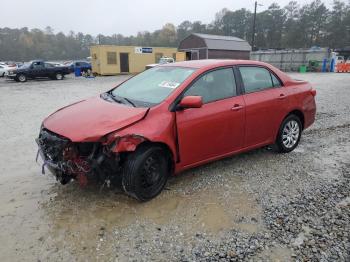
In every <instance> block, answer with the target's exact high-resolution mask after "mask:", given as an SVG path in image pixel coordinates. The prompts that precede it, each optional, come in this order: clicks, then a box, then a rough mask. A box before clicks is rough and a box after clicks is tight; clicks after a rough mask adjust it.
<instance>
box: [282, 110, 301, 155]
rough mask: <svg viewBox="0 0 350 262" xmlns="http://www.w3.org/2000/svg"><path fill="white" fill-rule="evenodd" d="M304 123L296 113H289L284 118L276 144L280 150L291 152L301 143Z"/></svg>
mask: <svg viewBox="0 0 350 262" xmlns="http://www.w3.org/2000/svg"><path fill="white" fill-rule="evenodd" d="M302 128H303V127H302V124H301V121H300V119H299V117H297V116H296V115H289V116H288V117H286V119H284V120H283V122H282V124H281V127H280V129H279V132H278V136H277V140H276V146H277V150H278V152H281V153H289V152H291V151H293V150H294V149H295V148H296V147H297V146H298V144H299V141H300V138H301V132H302Z"/></svg>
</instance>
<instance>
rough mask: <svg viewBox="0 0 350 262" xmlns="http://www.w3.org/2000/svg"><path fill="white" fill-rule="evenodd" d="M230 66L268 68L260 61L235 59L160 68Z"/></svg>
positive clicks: (192, 62) (212, 60)
mask: <svg viewBox="0 0 350 262" xmlns="http://www.w3.org/2000/svg"><path fill="white" fill-rule="evenodd" d="M230 65H261V66H268V67H269V65H268V64H266V63H264V62H260V61H253V60H236V59H205V60H192V61H183V62H176V63H172V64H166V65H162V66H180V67H189V68H196V69H204V68H215V67H220V66H230Z"/></svg>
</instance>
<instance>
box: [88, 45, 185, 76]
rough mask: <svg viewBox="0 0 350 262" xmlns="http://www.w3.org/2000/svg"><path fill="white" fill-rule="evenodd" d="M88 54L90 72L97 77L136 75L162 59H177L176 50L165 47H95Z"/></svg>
mask: <svg viewBox="0 0 350 262" xmlns="http://www.w3.org/2000/svg"><path fill="white" fill-rule="evenodd" d="M90 53H91V66H92V72H93V73H94V74H98V75H118V74H137V73H140V72H142V71H144V70H145V68H146V65H149V64H156V63H158V62H159V60H160V58H162V57H172V58H174V59H175V60H176V58H177V48H167V47H138V46H117V45H95V46H91V48H90ZM181 61H183V60H181Z"/></svg>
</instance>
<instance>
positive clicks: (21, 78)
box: [17, 74, 27, 83]
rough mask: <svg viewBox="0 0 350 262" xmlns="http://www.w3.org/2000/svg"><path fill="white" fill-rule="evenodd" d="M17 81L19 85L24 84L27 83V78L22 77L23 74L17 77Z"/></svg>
mask: <svg viewBox="0 0 350 262" xmlns="http://www.w3.org/2000/svg"><path fill="white" fill-rule="evenodd" d="M17 80H18V81H19V82H21V83H23V82H26V81H27V76H26V75H24V74H20V75H18V76H17Z"/></svg>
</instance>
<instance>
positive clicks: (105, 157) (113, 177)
mask: <svg viewBox="0 0 350 262" xmlns="http://www.w3.org/2000/svg"><path fill="white" fill-rule="evenodd" d="M36 142H37V144H38V146H39V150H38V155H37V161H38V157H39V155H40V156H41V158H42V159H43V161H44V163H43V166H42V173H45V168H48V169H49V170H50V172H51V173H53V174H54V175H55V176H56V179H57V180H58V181H60V182H61V184H63V185H64V184H67V183H68V182H70V181H71V180H72V179H75V180H77V181H78V182H79V184H80V186H82V187H84V186H86V185H87V184H88V181H91V180H92V181H96V182H97V183H101V184H103V185H105V184H107V185H108V186H109V184H110V183H111V181H117V180H118V177H120V176H118V174H120V171H121V165H120V163H121V157H122V155H123V154H119V153H115V152H112V151H111V150H110V147H109V146H108V145H103V144H102V143H100V142H95V143H92V142H86V143H73V142H71V141H70V140H69V139H67V138H65V137H62V136H60V135H58V134H55V133H53V132H51V131H49V130H47V129H45V128H42V129H41V131H40V134H39V137H38V138H37V139H36Z"/></svg>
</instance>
